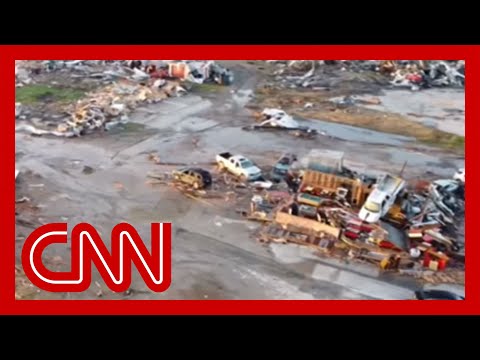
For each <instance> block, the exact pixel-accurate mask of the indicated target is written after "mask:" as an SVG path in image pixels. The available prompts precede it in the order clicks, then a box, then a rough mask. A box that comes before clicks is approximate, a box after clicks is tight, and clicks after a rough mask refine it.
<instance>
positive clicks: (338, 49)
mask: <svg viewBox="0 0 480 360" xmlns="http://www.w3.org/2000/svg"><path fill="white" fill-rule="evenodd" d="M479 52H480V47H479V46H468V45H465V46H464V45H462V46H456V45H441V46H431V45H425V46H424V45H413V46H408V45H401V46H399V45H394V46H386V45H375V46H364V45H341V46H333V45H329V46H323V45H318V46H317V45H315V46H303V45H302V46H296V45H288V46H287V45H285V46H283V45H271V46H270V45H213V46H212V45H195V46H187V45H161V46H155V45H147V46H143V45H142V46H137V45H122V46H108V45H105V46H104V45H92V46H91V45H82V46H67V45H65V46H63V45H55V46H43V45H34V46H27V45H18V46H17V45H11V46H0V79H1V81H0V94H1V96H0V115H2V116H1V118H2V119H3V123H2V131H1V133H0V136H1V137H2V141H1V142H0V146H1V149H2V151H1V156H2V165H3V166H2V167H3V168H4V169H5V171H4V176H2V177H0V182H1V183H0V185H1V186H0V191H1V196H0V199H1V201H2V207H1V211H2V217H1V222H2V228H3V229H4V236H3V237H2V238H1V239H0V241H1V251H0V313H1V314H479V313H480V311H479V310H480V306H479V305H480V304H479V302H480V289H479V278H480V272H479V266H480V262H479V261H474V260H473V259H474V257H475V256H477V255H476V254H478V253H480V251H479V247H480V245H479V242H478V241H475V240H476V239H475V240H473V241H470V242H469V244H468V254H467V263H468V272H467V273H468V274H467V283H466V284H467V286H466V300H465V301H463V302H456V301H434V302H431V301H430V302H428V301H427V302H425V301H423V302H422V301H409V300H400V301H383V300H362V301H358V300H328V301H325V300H308V301H300V300H295V301H287V300H284V301H282V300H259V301H256V300H255V301H253V300H239V301H236V300H209V301H204V300H163V301H162V300H129V301H121V300H80V301H74V300H15V296H14V292H15V289H14V253H15V246H14V242H13V241H12V239H13V238H14V234H15V227H14V224H15V222H14V221H15V219H14V211H13V207H14V198H15V187H14V182H13V177H12V176H10V174H13V169H14V166H15V157H14V154H15V153H14V150H15V136H14V134H15V133H14V122H13V121H11V120H8V119H13V117H14V102H15V90H14V89H15V86H14V85H15V80H14V60H15V59H18V60H25V59H72V60H73V59H125V58H129V59H131V58H132V55H135V56H134V57H136V58H139V59H156V58H158V57H162V58H170V59H175V58H177V59H180V58H181V59H189V58H195V59H199V58H200V59H202V58H205V59H207V58H208V59H222V60H227V59H230V60H235V59H252V60H253V59H263V58H266V59H272V58H273V59H352V60H353V59H372V58H373V59H375V58H377V59H409V58H410V59H465V60H466V64H467V66H466V72H467V77H468V79H469V80H468V83H467V85H466V98H465V99H466V103H467V104H468V110H467V111H466V116H467V117H466V127H467V132H468V133H469V139H470V141H469V142H468V143H467V144H466V146H467V149H468V152H469V153H472V152H473V151H474V147H475V144H476V142H475V141H472V138H471V137H472V136H474V134H475V133H476V132H475V130H474V128H473V127H474V124H476V123H477V120H478V119H479V118H480V116H479V115H480V113H479V101H478V99H477V97H478V96H480V95H479V94H480V89H479V86H480V82H479V81H478V79H480V57H479V55H480V54H479ZM8 169H10V170H8ZM475 169H476V167H473V166H472V167H471V169H469V178H470V179H471V180H469V181H473V179H474V178H475V177H476V173H474V174H472V173H471V172H470V171H475V172H476V170H475ZM5 174H6V175H5ZM470 189H472V190H471V191H470V192H469V195H468V197H469V201H468V202H467V208H468V209H467V215H468V216H467V219H466V221H467V226H466V227H467V229H469V228H470V225H471V224H472V223H473V221H474V220H473V216H472V215H473V214H474V207H473V204H475V203H476V202H477V201H478V191H476V190H475V188H474V187H473V185H472V187H471V188H470ZM479 203H480V202H479ZM469 234H470V233H469Z"/></svg>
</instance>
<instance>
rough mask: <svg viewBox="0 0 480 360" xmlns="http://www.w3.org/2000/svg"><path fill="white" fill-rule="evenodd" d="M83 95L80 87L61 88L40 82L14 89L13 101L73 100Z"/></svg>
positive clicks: (30, 102)
mask: <svg viewBox="0 0 480 360" xmlns="http://www.w3.org/2000/svg"><path fill="white" fill-rule="evenodd" d="M84 95H85V92H84V91H83V90H80V89H74V88H62V87H55V86H48V85H41V84H34V85H26V86H23V87H20V88H16V89H15V101H16V102H20V103H22V104H35V103H40V102H74V101H76V100H78V99H80V98H82V97H83V96H84Z"/></svg>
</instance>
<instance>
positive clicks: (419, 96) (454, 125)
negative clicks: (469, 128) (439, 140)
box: [358, 88, 465, 136]
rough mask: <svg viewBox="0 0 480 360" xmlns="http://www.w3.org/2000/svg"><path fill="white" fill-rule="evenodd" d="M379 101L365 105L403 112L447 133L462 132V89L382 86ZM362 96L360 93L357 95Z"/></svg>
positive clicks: (463, 127) (463, 112)
mask: <svg viewBox="0 0 480 360" xmlns="http://www.w3.org/2000/svg"><path fill="white" fill-rule="evenodd" d="M383 93H384V94H383V95H381V96H379V97H378V98H379V99H380V100H381V104H379V105H368V106H366V107H368V108H370V109H374V110H379V111H387V112H393V113H397V114H402V115H405V116H407V117H408V118H409V119H410V120H412V121H417V122H420V123H422V124H424V125H426V126H428V127H433V128H436V129H439V130H442V131H445V132H448V133H452V134H456V135H460V136H465V91H464V90H463V89H462V90H455V89H441V88H435V89H427V90H422V91H418V92H411V91H409V90H399V89H397V90H383ZM358 98H359V99H362V96H359V97H358Z"/></svg>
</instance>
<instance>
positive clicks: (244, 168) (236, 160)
mask: <svg viewBox="0 0 480 360" xmlns="http://www.w3.org/2000/svg"><path fill="white" fill-rule="evenodd" d="M216 161H217V164H218V167H219V168H220V170H223V169H225V170H227V171H228V172H230V173H232V174H233V175H235V176H238V177H240V178H241V179H243V180H246V181H254V180H260V179H261V178H262V170H260V169H259V168H258V167H257V166H255V165H254V164H253V162H252V161H250V160H249V159H247V158H246V157H244V156H242V155H232V154H231V153H229V152H224V153H221V154H218V155H217V156H216Z"/></svg>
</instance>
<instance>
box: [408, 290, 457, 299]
mask: <svg viewBox="0 0 480 360" xmlns="http://www.w3.org/2000/svg"><path fill="white" fill-rule="evenodd" d="M414 300H465V298H464V297H463V296H460V295H457V294H455V293H453V292H451V291H446V290H417V291H415V298H414Z"/></svg>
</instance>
